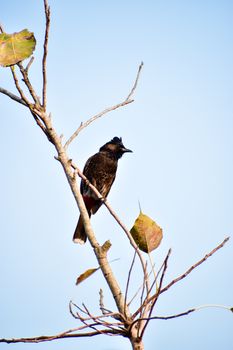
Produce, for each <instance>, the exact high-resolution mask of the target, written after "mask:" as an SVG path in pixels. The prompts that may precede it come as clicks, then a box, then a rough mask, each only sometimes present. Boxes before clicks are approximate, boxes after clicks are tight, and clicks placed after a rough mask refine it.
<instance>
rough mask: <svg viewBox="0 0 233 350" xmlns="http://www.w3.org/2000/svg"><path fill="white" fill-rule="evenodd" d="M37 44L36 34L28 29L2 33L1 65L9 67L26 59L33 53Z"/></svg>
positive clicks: (0, 43)
mask: <svg viewBox="0 0 233 350" xmlns="http://www.w3.org/2000/svg"><path fill="white" fill-rule="evenodd" d="M35 46H36V39H35V37H34V34H33V33H31V32H29V31H28V30H27V29H24V30H22V31H21V32H18V33H13V34H7V33H2V34H0V65H2V66H4V67H7V66H12V65H14V64H16V63H19V62H21V61H23V60H25V59H26V58H28V57H30V56H31V55H32V53H33V51H34V49H35Z"/></svg>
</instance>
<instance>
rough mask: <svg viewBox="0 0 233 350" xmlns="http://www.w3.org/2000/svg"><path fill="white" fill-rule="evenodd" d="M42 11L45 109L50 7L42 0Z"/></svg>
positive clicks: (44, 102) (45, 101)
mask: <svg viewBox="0 0 233 350" xmlns="http://www.w3.org/2000/svg"><path fill="white" fill-rule="evenodd" d="M44 11H45V20H46V25H45V37H44V55H43V59H42V74H43V88H42V105H43V107H44V110H45V111H46V105H47V68H46V64H47V55H48V40H49V29H50V7H49V5H48V1H47V0H44Z"/></svg>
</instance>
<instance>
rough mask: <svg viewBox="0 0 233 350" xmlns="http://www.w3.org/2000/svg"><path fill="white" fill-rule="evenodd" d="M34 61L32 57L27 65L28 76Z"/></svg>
mask: <svg viewBox="0 0 233 350" xmlns="http://www.w3.org/2000/svg"><path fill="white" fill-rule="evenodd" d="M33 61H34V57H33V56H32V57H31V58H30V61H29V62H28V64H27V66H26V68H25V72H26V73H27V74H28V71H29V68H30V67H31V65H32V63H33Z"/></svg>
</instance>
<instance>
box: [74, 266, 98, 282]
mask: <svg viewBox="0 0 233 350" xmlns="http://www.w3.org/2000/svg"><path fill="white" fill-rule="evenodd" d="M97 270H99V267H97V268H95V269H88V270H86V271H85V272H84V273H82V274H81V275H80V276H79V277H78V278H77V280H76V285H78V284H80V283H81V282H83V281H84V280H85V279H87V278H88V277H90V276H91V275H92V274H93V273H95V272H96V271H97Z"/></svg>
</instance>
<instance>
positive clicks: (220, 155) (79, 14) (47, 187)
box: [0, 0, 233, 350]
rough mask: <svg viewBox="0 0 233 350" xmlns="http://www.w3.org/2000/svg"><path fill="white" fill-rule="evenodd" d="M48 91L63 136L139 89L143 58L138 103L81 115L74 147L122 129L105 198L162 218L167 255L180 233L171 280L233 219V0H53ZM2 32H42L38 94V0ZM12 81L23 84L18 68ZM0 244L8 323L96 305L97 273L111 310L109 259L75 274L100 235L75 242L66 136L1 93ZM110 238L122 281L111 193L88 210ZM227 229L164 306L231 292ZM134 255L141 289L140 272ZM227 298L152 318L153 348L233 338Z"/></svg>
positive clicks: (24, 331)
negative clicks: (39, 123)
mask: <svg viewBox="0 0 233 350" xmlns="http://www.w3.org/2000/svg"><path fill="white" fill-rule="evenodd" d="M50 5H51V11H52V22H51V35H50V46H49V58H48V79H49V84H48V101H49V111H51V112H52V117H53V121H54V124H55V126H56V128H57V130H58V132H59V133H61V134H64V139H67V138H68V137H69V136H70V135H71V134H72V133H73V131H74V130H75V129H76V128H77V127H78V126H79V124H80V122H81V121H84V120H86V119H88V118H89V117H91V116H93V115H94V114H95V113H97V112H100V111H101V110H103V109H104V108H106V107H108V106H111V105H113V104H115V103H118V102H121V101H122V100H123V99H124V98H125V97H126V96H127V94H128V93H129V91H130V89H131V87H132V84H133V81H134V79H135V76H136V72H137V69H138V65H139V64H140V62H141V61H144V68H143V72H142V75H141V77H140V82H139V85H138V88H137V91H136V94H135V102H134V103H133V104H131V105H129V106H126V107H124V108H122V109H120V110H117V111H115V112H112V113H111V114H109V115H108V116H105V117H103V118H102V119H101V120H98V121H97V122H96V123H94V124H92V125H91V126H90V127H89V128H88V129H85V130H84V131H83V132H82V133H81V134H80V137H79V138H78V139H76V140H75V141H74V142H73V143H72V145H71V146H70V148H69V154H70V156H71V157H72V158H73V159H74V160H75V162H76V163H77V164H78V165H79V166H80V167H81V168H82V167H83V165H84V163H85V161H86V159H87V158H88V157H89V156H90V155H92V154H94V153H95V152H96V151H98V149H99V147H100V146H102V144H104V143H105V142H107V141H108V140H110V139H111V138H112V137H113V136H122V138H123V142H124V144H125V146H126V147H128V148H130V149H132V150H133V151H134V153H132V154H126V155H125V156H124V157H123V158H122V160H120V162H119V168H118V174H117V179H116V182H115V183H114V186H113V188H112V191H111V194H110V196H109V202H110V203H111V205H112V207H113V208H114V209H115V211H116V212H117V213H118V215H119V216H120V217H121V219H122V221H123V222H124V223H125V224H126V225H127V226H128V227H129V228H130V227H131V226H132V224H133V222H134V220H135V218H136V216H137V215H138V211H139V208H138V200H140V203H141V206H142V209H143V211H144V212H145V213H146V214H148V215H150V216H151V217H152V218H153V219H154V220H156V221H157V222H158V224H159V225H160V226H162V227H163V230H164V238H163V242H162V244H161V246H160V247H159V249H158V250H156V251H155V252H154V253H153V259H154V261H155V263H156V267H159V266H160V264H161V263H162V261H163V259H164V257H165V255H166V253H167V250H168V249H169V248H170V247H171V248H172V256H171V259H170V263H169V269H168V274H167V277H166V282H169V281H170V280H171V279H173V278H175V277H176V276H177V275H179V274H181V273H182V272H184V271H185V270H186V269H187V268H188V267H189V266H191V265H192V264H194V263H195V262H196V261H197V260H199V259H200V258H202V257H203V256H204V255H205V254H206V253H207V252H208V251H210V250H211V249H212V248H214V247H215V246H216V245H217V244H218V243H220V242H221V241H222V240H223V239H224V238H225V237H226V236H228V235H232V233H233V224H232V222H233V220H232V219H233V214H232V199H233V186H232V179H233V166H232V149H233V137H232V133H233V113H232V111H233V69H232V67H233V66H232V62H233V45H232V34H233V21H232V17H233V2H232V1H230V0H229V1H227V0H221V1H220V0H211V1H208V0H206V1H199V0H195V1H192V0H190V1H181V0H180V1H178V0H174V1H166V0H165V1H162V0H158V1H149V0H143V1H131V0H128V1H122V0H118V1H104V0H100V1H98V2H97V1H90V0H87V1H81V2H80V1H50ZM0 21H1V23H2V24H3V26H4V28H5V31H6V32H8V33H13V32H16V31H20V30H22V29H24V28H28V29H29V30H31V31H33V32H34V33H35V36H36V38H37V49H36V51H35V62H34V63H33V66H32V68H31V75H30V76H31V79H32V82H33V84H34V86H35V87H36V89H37V91H38V94H40V86H41V85H40V84H41V73H40V72H41V71H40V60H41V53H42V39H43V30H44V29H43V28H44V17H43V6H42V1H40V0H36V1H26V0H22V1H20V2H19V1H13V0H9V1H1V13H0ZM0 86H2V87H4V88H7V89H10V90H11V91H15V89H14V86H13V84H12V82H11V74H10V71H9V69H3V68H1V69H0ZM0 114H1V129H0V130H1V138H0V144H1V172H0V183H1V220H0V225H1V255H0V276H1V283H0V288H1V289H0V325H1V327H0V338H2V337H9V338H11V337H27V336H36V335H44V334H55V333H58V332H61V331H63V330H66V329H69V328H72V327H76V326H77V323H76V321H75V320H74V319H73V318H72V317H71V315H70V314H69V310H68V303H69V301H70V299H72V300H73V301H75V302H76V303H82V302H84V303H85V304H86V305H87V306H88V307H89V308H90V310H92V311H93V312H98V310H97V309H98V292H99V288H102V289H103V290H104V295H105V303H106V307H108V308H110V309H115V306H114V303H113V301H112V299H111V296H110V295H109V292H108V291H107V290H108V289H107V286H106V283H105V281H104V280H103V278H102V276H101V273H100V272H97V273H96V274H95V275H94V276H93V277H91V278H90V279H89V280H87V281H86V282H85V283H83V284H82V285H80V286H79V287H76V286H75V280H76V277H77V276H78V275H79V274H80V273H82V272H83V271H85V270H86V269H87V268H90V267H95V266H96V261H95V258H94V256H93V254H92V251H91V249H90V246H89V244H86V245H85V246H84V247H81V246H77V245H74V244H73V243H72V240H71V239H72V235H73V230H74V228H75V226H76V221H77V218H78V210H77V207H76V204H75V202H74V199H73V197H72V195H71V192H70V189H69V187H68V185H67V183H66V179H65V176H64V173H63V171H62V169H61V167H60V165H59V164H58V162H56V161H55V160H54V155H55V152H54V149H53V147H52V145H51V144H49V142H47V140H46V139H45V137H44V136H43V135H42V134H41V132H40V130H39V128H38V127H36V125H35V123H34V122H33V120H32V118H31V115H30V114H29V113H28V111H27V110H26V109H25V108H24V107H23V106H21V105H18V104H16V103H15V102H13V101H12V100H10V99H8V98H7V97H5V96H3V95H0ZM92 224H93V228H94V230H95V232H96V235H97V237H98V239H99V241H100V242H101V243H103V242H104V241H105V240H106V239H110V240H111V242H112V245H113V246H112V249H111V252H110V258H111V259H115V258H120V260H119V261H117V262H115V263H113V264H112V268H113V269H114V272H115V274H116V276H117V278H118V279H119V281H120V284H121V286H122V288H123V289H124V288H125V282H126V278H127V273H126V272H127V269H128V267H129V264H130V261H131V259H132V255H133V251H132V249H131V247H130V246H129V243H128V241H127V239H126V237H125V235H124V233H123V232H122V231H121V229H120V228H119V227H118V226H117V224H116V223H115V222H114V220H113V218H112V217H111V216H110V215H109V214H108V212H107V210H106V208H102V209H101V210H100V211H99V212H98V214H97V215H96V216H94V217H93V220H92ZM232 273H233V246H232V239H231V241H230V242H229V243H228V244H227V245H226V246H225V247H224V248H223V249H222V250H220V251H219V252H217V254H216V255H214V256H213V257H212V258H210V259H209V260H208V261H207V262H206V263H205V264H203V265H202V266H200V267H199V268H198V269H197V270H196V271H194V272H193V274H192V275H190V276H189V277H188V278H187V279H185V280H183V281H182V282H180V283H179V284H178V285H176V286H174V287H173V288H172V289H171V290H170V291H168V292H167V293H165V294H163V295H162V296H161V298H160V300H159V302H158V304H157V307H156V310H155V311H156V315H159V316H164V315H171V314H174V313H179V312H183V311H186V310H187V309H189V308H192V307H195V306H199V305H203V304H212V303H214V304H222V305H231V306H232V295H233V278H232ZM139 276H140V268H139V266H137V267H136V273H135V274H134V278H133V283H132V288H131V292H130V293H131V295H133V293H134V291H135V290H136V289H137V287H138V284H139ZM232 330H233V319H232V314H231V313H230V312H229V311H226V310H222V309H213V308H211V309H205V310H201V311H199V312H196V313H193V314H191V315H190V316H187V317H184V318H179V319H175V320H170V321H153V322H151V324H150V326H149V328H148V330H147V332H146V334H145V349H147V350H148V349H156V348H158V349H173V350H178V349H179V350H186V349H189V350H194V349H195V350H196V349H212V350H217V349H220V348H221V349H224V350H230V349H232V346H233V335H232ZM84 347H85V348H87V349H93V348H95V349H96V350H98V349H101V350H127V349H129V348H130V344H129V343H128V342H127V340H126V339H120V338H116V337H103V336H99V337H95V338H92V339H80V340H62V341H55V342H50V343H43V344H17V345H7V344H0V349H1V350H4V349H11V348H12V349H17V350H18V349H19V350H21V349H26V350H34V349H36V350H45V349H51V350H59V349H69V350H74V349H83V348H84Z"/></svg>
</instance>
